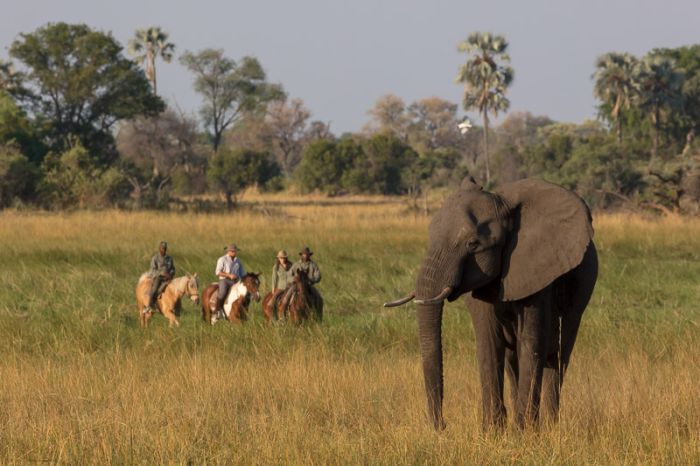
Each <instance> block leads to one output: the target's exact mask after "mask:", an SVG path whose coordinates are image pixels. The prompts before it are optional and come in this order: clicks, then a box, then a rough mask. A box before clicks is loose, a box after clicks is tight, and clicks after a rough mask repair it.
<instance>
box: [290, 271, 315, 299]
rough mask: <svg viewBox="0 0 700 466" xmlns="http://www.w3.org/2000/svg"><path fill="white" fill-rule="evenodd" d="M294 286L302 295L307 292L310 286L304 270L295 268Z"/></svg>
mask: <svg viewBox="0 0 700 466" xmlns="http://www.w3.org/2000/svg"><path fill="white" fill-rule="evenodd" d="M294 286H295V287H296V290H297V293H299V294H301V295H304V296H306V295H307V294H308V290H309V288H311V281H310V280H309V275H308V274H307V273H306V272H305V271H304V270H297V272H296V273H295V274H294Z"/></svg>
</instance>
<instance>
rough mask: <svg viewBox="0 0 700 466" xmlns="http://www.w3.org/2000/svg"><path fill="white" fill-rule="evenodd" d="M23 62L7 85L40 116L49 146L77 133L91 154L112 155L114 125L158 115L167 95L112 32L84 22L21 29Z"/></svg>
mask: <svg viewBox="0 0 700 466" xmlns="http://www.w3.org/2000/svg"><path fill="white" fill-rule="evenodd" d="M9 53H10V57H12V58H13V59H15V60H17V61H19V62H20V63H21V64H22V68H21V69H20V70H19V71H17V73H16V74H15V76H14V77H13V78H12V81H11V84H10V85H9V86H8V87H7V90H8V92H9V93H10V94H12V96H13V97H14V98H15V99H16V100H17V102H19V103H20V105H21V106H22V107H23V108H24V109H25V110H26V111H27V112H28V113H29V114H31V115H33V116H34V117H35V118H36V119H37V120H41V122H42V124H41V130H42V134H43V136H44V137H45V138H46V141H47V143H48V144H49V146H50V147H51V148H52V149H54V150H58V151H62V150H64V149H66V148H68V147H70V146H71V144H72V142H71V141H72V140H73V139H76V138H77V139H78V140H80V141H81V144H82V145H83V146H84V147H85V148H86V149H88V150H89V152H90V154H91V155H92V156H96V157H98V158H99V159H100V160H101V161H103V162H104V161H108V160H113V159H114V158H115V157H116V153H115V151H114V147H113V138H112V134H111V130H112V127H113V126H114V124H115V123H116V122H118V121H119V120H122V119H128V118H132V117H134V116H136V115H156V114H158V113H159V112H161V111H162V110H163V109H164V104H163V101H162V100H160V99H159V98H158V97H156V96H155V95H154V94H153V92H152V91H151V89H150V86H149V84H148V81H147V80H146V77H145V76H144V74H143V72H141V71H140V70H139V69H138V68H137V67H136V65H135V64H134V63H133V62H132V61H131V60H129V59H127V58H125V57H124V56H123V54H122V46H121V45H120V44H119V43H118V42H117V41H116V40H114V38H113V37H112V36H111V34H105V33H103V32H100V31H95V30H93V29H91V28H89V27H88V26H86V25H84V24H66V23H55V24H48V25H46V26H43V27H40V28H39V29H37V30H36V31H34V32H32V33H28V34H21V35H20V38H19V39H17V40H15V41H14V42H13V43H12V46H11V47H10V49H9Z"/></svg>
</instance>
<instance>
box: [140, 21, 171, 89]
mask: <svg viewBox="0 0 700 466" xmlns="http://www.w3.org/2000/svg"><path fill="white" fill-rule="evenodd" d="M174 53H175V44H173V43H172V42H168V33H167V32H165V31H163V30H162V29H161V28H160V27H157V26H151V27H148V28H146V29H137V30H136V32H135V33H134V37H133V38H132V39H131V40H130V41H129V55H131V56H132V57H134V60H136V62H138V63H141V64H143V67H144V69H145V71H146V77H147V78H148V80H149V81H150V82H151V85H152V86H153V93H154V94H157V93H158V92H157V87H156V58H157V57H158V56H160V58H162V59H163V61H164V62H165V63H170V60H172V59H173V54H174Z"/></svg>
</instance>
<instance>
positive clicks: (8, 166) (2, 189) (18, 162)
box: [0, 144, 39, 208]
mask: <svg viewBox="0 0 700 466" xmlns="http://www.w3.org/2000/svg"><path fill="white" fill-rule="evenodd" d="M38 177H39V170H38V168H37V167H36V166H35V165H34V164H32V163H31V162H30V161H29V160H28V159H27V157H26V156H24V155H23V154H22V153H21V152H20V151H19V148H18V147H17V146H16V145H14V144H6V145H2V146H0V208H5V207H7V206H9V205H10V204H11V203H12V202H13V201H14V200H15V199H19V200H22V201H27V200H28V199H30V198H31V197H33V195H34V189H35V185H36V182H37V179H38Z"/></svg>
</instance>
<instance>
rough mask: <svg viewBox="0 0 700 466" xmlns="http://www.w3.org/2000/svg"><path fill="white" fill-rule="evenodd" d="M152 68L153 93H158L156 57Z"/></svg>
mask: <svg viewBox="0 0 700 466" xmlns="http://www.w3.org/2000/svg"><path fill="white" fill-rule="evenodd" d="M151 68H152V69H153V95H158V87H157V86H156V62H155V58H154V59H153V63H151Z"/></svg>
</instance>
